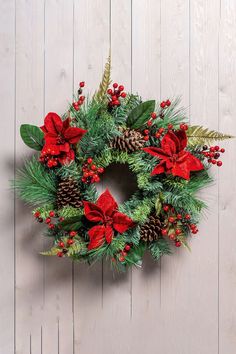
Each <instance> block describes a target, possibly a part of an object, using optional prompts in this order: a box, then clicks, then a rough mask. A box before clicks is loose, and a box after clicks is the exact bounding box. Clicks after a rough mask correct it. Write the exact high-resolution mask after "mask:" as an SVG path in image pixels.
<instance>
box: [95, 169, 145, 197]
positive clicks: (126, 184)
mask: <svg viewBox="0 0 236 354" xmlns="http://www.w3.org/2000/svg"><path fill="white" fill-rule="evenodd" d="M107 188H108V189H109V191H110V192H111V194H112V195H114V196H115V199H116V201H117V202H118V204H121V203H124V202H125V201H127V200H128V199H130V197H131V196H132V195H133V194H134V193H135V192H136V191H137V190H138V185H137V178H136V175H135V174H134V173H133V172H132V171H131V170H130V169H129V165H128V164H122V163H111V164H110V165H109V166H108V167H106V169H105V172H104V174H103V175H102V176H101V181H100V182H99V183H98V184H97V191H98V193H99V195H100V194H102V193H103V192H104V191H105V190H106V189H107Z"/></svg>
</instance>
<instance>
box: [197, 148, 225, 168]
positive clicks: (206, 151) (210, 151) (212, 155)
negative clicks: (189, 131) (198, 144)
mask: <svg viewBox="0 0 236 354" xmlns="http://www.w3.org/2000/svg"><path fill="white" fill-rule="evenodd" d="M224 152H225V149H224V148H220V147H219V146H209V147H208V146H207V145H204V146H203V147H202V151H201V153H202V154H203V155H204V156H205V157H206V158H207V159H208V160H207V161H208V162H209V163H211V164H213V165H217V166H218V167H220V166H222V161H216V160H218V159H219V157H220V154H221V153H222V154H223V153H224Z"/></svg>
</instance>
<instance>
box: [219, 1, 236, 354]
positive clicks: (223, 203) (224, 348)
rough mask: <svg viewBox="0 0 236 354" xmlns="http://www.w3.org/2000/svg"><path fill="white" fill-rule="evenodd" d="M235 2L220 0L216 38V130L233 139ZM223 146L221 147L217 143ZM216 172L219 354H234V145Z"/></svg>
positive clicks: (229, 144)
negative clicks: (218, 26)
mask: <svg viewBox="0 0 236 354" xmlns="http://www.w3.org/2000/svg"><path fill="white" fill-rule="evenodd" d="M235 23H236V3H235V1H232V0H230V1H221V22H220V37H219V118H220V120H219V128H220V130H221V131H228V132H230V133H231V134H233V135H234V136H236V125H235V117H236V108H235V99H236V81H235V77H236V39H235V38H236V26H235ZM220 145H222V144H220ZM224 147H225V148H226V153H225V156H224V158H223V164H224V165H223V168H222V170H220V171H219V176H220V183H219V353H220V354H223V353H228V354H233V353H234V352H235V347H236V332H235V327H236V296H235V295H236V292H235V274H236V273H235V269H236V257H235V254H236V244H235V227H234V218H235V210H236V202H235V199H236V198H235V196H236V187H235V183H234V181H235V176H236V157H235V151H236V142H235V139H234V140H233V141H229V142H227V143H225V144H224Z"/></svg>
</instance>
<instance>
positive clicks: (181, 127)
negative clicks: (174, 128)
mask: <svg viewBox="0 0 236 354" xmlns="http://www.w3.org/2000/svg"><path fill="white" fill-rule="evenodd" d="M179 128H180V129H181V130H188V125H187V124H185V123H181V124H180V126H179Z"/></svg>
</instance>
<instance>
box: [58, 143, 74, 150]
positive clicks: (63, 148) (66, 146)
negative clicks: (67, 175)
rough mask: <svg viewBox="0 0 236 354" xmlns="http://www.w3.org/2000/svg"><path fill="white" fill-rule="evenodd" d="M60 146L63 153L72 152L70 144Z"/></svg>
mask: <svg viewBox="0 0 236 354" xmlns="http://www.w3.org/2000/svg"><path fill="white" fill-rule="evenodd" d="M58 146H60V150H61V151H63V152H70V151H71V148H70V144H69V143H65V144H60V145H58Z"/></svg>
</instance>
